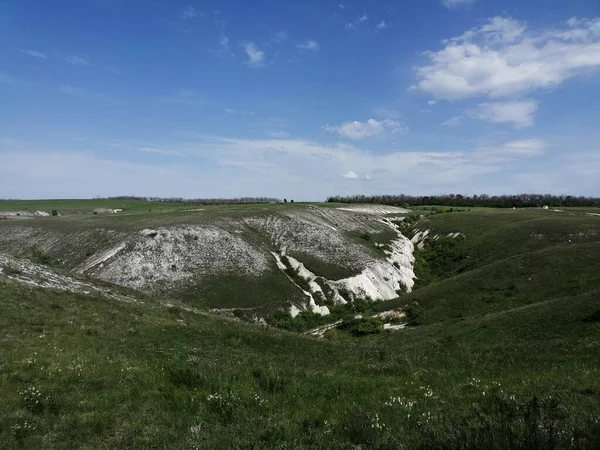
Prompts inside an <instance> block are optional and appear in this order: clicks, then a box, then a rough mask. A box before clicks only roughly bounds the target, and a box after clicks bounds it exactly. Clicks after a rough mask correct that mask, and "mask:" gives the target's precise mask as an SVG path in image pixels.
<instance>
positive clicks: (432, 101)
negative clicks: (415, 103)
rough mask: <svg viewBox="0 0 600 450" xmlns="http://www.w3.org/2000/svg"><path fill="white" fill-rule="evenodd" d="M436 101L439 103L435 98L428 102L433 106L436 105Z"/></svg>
mask: <svg viewBox="0 0 600 450" xmlns="http://www.w3.org/2000/svg"><path fill="white" fill-rule="evenodd" d="M436 103H437V102H436V101H435V100H429V101H428V102H427V104H428V105H429V106H433V105H435V104H436Z"/></svg>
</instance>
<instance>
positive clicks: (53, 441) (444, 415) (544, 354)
mask: <svg viewBox="0 0 600 450" xmlns="http://www.w3.org/2000/svg"><path fill="white" fill-rule="evenodd" d="M275 206H276V207H277V205H275ZM79 207H80V208H83V207H82V206H79ZM266 207H267V208H269V207H271V206H270V205H269V206H266ZM279 207H281V208H287V207H296V206H290V205H281V206H279ZM85 208H87V204H86V206H85ZM215 208H225V207H215ZM247 208H259V206H258V205H255V206H252V207H247ZM0 209H2V207H0ZM6 209H10V208H6ZM234 209H237V207H233V208H231V210H228V211H229V212H227V213H223V214H237V213H236V212H235V211H234ZM240 209H241V208H240ZM585 212H587V211H579V210H577V211H569V212H567V211H566V212H564V213H554V212H548V211H542V210H488V209H480V208H474V209H471V210H469V211H461V212H452V213H439V212H438V213H435V214H432V213H431V212H427V214H426V215H424V217H423V218H420V219H419V220H418V221H416V222H415V224H414V225H412V227H413V228H414V229H419V230H425V229H430V230H432V234H433V233H439V234H444V235H446V234H447V233H450V232H461V233H462V234H463V237H462V238H460V239H456V240H452V242H450V241H448V242H447V243H446V244H441V245H438V244H428V245H426V247H425V249H424V250H422V251H417V252H416V253H415V256H416V257H417V265H416V272H417V276H422V277H423V284H422V285H418V287H417V288H416V289H415V290H414V291H413V292H412V293H410V294H404V295H402V296H401V297H399V298H398V299H396V300H392V301H388V302H379V303H375V304H373V305H372V306H371V308H372V310H376V311H384V310H388V309H392V308H403V309H405V310H407V311H408V312H409V318H411V320H412V326H409V327H407V328H406V329H404V330H402V331H399V332H389V331H384V332H381V333H377V334H373V335H369V336H363V337H355V336H353V335H352V334H350V333H348V332H345V331H343V330H336V329H334V330H330V331H328V332H327V333H326V334H325V339H318V338H313V337H310V336H306V335H301V334H296V333H291V332H286V331H282V330H279V329H276V328H274V327H273V326H257V325H250V324H246V323H244V322H241V321H236V320H232V319H226V318H223V317H219V316H216V315H213V314H210V313H208V312H205V311H197V312H192V311H188V310H186V309H185V308H183V307H178V306H171V307H168V306H163V304H162V303H161V299H160V298H158V297H155V296H152V295H141V294H140V295H139V298H140V302H139V303H124V302H119V301H115V300H111V299H107V298H104V297H102V296H99V295H84V294H75V293H70V292H64V291H58V290H52V289H43V288H39V287H31V286H27V285H24V284H21V283H18V282H16V281H13V280H10V279H8V278H7V277H6V276H4V275H2V274H0V340H1V342H2V345H0V442H2V445H1V447H2V448H7V449H22V448H35V449H38V448H39V449H63V448H64V449H70V448H78V449H79V448H82V449H109V448H110V449H112V448H123V449H147V448H151V449H167V448H168V449H172V448H173V449H193V448H202V449H204V448H206V449H214V448H217V449H219V448H222V449H231V448H240V449H241V448H244V449H245V448H252V449H272V448H286V449H304V448H307V449H308V448H310V449H314V448H322V449H329V448H339V449H353V448H361V449H367V448H377V449H483V448H485V449H488V448H489V449H522V448H523V449H563V448H573V449H595V448H597V443H598V442H600V217H595V216H588V215H585ZM153 213H154V211H153ZM418 213H419V214H420V213H421V212H420V211H419V212H418ZM191 214H192V213H189V212H164V213H157V214H152V215H150V214H148V213H147V212H146V211H139V212H138V213H135V214H134V213H132V215H131V216H130V218H129V219H127V216H125V215H123V216H119V215H114V216H112V215H111V216H103V217H99V216H88V215H79V216H74V217H73V220H69V218H68V217H66V216H65V217H59V218H54V219H58V220H56V221H54V222H52V224H51V225H47V226H56V227H81V229H87V228H88V227H90V226H92V225H90V224H98V223H103V224H104V225H103V226H104V227H107V228H109V227H112V226H113V224H118V223H119V222H118V221H120V220H122V221H123V222H122V223H123V225H122V227H123V228H126V227H127V226H133V225H131V221H132V220H133V219H132V218H133V217H136V220H140V221H142V222H143V223H144V224H145V223H146V222H145V221H148V223H153V222H152V221H155V220H157V221H160V222H161V223H163V222H164V223H175V222H176V221H178V220H183V221H185V220H188V219H189V218H191V217H192V215H191ZM215 214H221V213H217V212H215ZM570 214H573V215H570ZM158 216H161V218H160V219H157V217H158ZM51 219H52V218H42V219H35V220H23V221H18V222H19V224H22V226H25V227H29V226H34V225H33V224H39V223H44V226H46V223H50V221H51ZM189 220H192V219H189ZM105 221H106V222H105ZM7 222H10V226H11V227H12V226H16V225H15V223H16V221H4V223H2V226H7V224H6V223H7ZM108 224H110V225H108ZM128 224H129V225H128ZM20 226H21V225H20ZM36 226H37V225H36ZM93 226H96V225H93ZM0 229H1V228H0ZM115 229H117V230H118V229H119V226H118V225H115ZM380 237H381V238H384V236H380ZM355 238H356V239H362V240H364V241H365V242H367V240H366V239H363V238H361V237H360V235H358V236H355ZM214 283H215V286H216V287H215V286H213V287H211V288H210V289H209V287H208V286H207V287H206V288H207V292H208V293H203V292H202V291H198V292H197V294H196V295H197V297H195V298H194V299H186V298H184V296H185V294H186V293H182V294H181V295H178V294H177V293H175V292H174V293H173V298H172V299H171V300H172V301H171V303H173V304H190V303H193V302H196V303H197V304H198V305H199V306H202V307H205V308H210V307H215V306H219V305H220V304H221V302H223V301H224V300H223V299H224V298H225V297H227V298H228V301H232V302H233V303H232V304H233V305H234V307H243V306H244V305H245V304H246V300H247V299H246V298H245V297H249V298H250V297H251V298H254V297H260V296H261V295H267V294H268V295H272V296H276V295H277V292H284V291H285V290H286V289H287V288H285V287H282V286H279V285H278V284H277V283H279V281H276V280H272V283H271V284H270V285H269V286H268V289H271V290H272V292H271V293H268V290H265V288H264V287H261V286H259V285H256V286H254V285H252V284H247V281H244V280H243V279H237V278H236V279H233V278H232V279H229V280H228V279H224V280H220V279H215V280H214ZM127 292H128V294H129V295H134V296H138V294H136V293H135V292H131V291H127ZM188 294H189V293H188ZM252 301H255V300H252Z"/></svg>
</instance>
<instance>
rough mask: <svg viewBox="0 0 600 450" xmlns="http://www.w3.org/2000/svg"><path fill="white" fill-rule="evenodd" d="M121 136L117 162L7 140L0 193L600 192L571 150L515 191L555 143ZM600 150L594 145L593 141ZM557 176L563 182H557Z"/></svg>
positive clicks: (0, 162)
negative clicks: (386, 146)
mask: <svg viewBox="0 0 600 450" xmlns="http://www.w3.org/2000/svg"><path fill="white" fill-rule="evenodd" d="M112 142H113V143H114V145H115V146H119V148H122V149H123V151H122V152H119V157H118V159H114V160H110V159H108V158H107V157H105V156H101V155H98V154H94V153H92V152H90V151H82V150H81V148H79V146H81V145H85V143H83V142H77V143H73V142H71V144H66V143H58V144H57V147H60V148H61V150H55V149H54V148H52V147H49V148H31V147H28V146H26V145H24V144H20V145H15V144H14V143H11V142H3V140H2V139H0V198H6V197H13V198H15V197H19V198H40V197H46V198H49V197H50V198H52V197H54V198H72V197H82V198H84V197H88V198H90V197H93V196H95V195H102V196H107V195H124V193H128V194H135V195H150V196H154V195H159V196H176V197H189V196H192V194H190V193H191V192H202V193H203V194H202V195H205V196H207V197H235V196H242V195H243V196H246V195H247V196H273V195H276V196H280V197H287V198H290V197H292V198H294V199H305V200H319V199H324V198H325V197H326V196H327V195H335V194H341V195H351V194H356V193H357V192H364V193H365V194H370V193H397V192H398V189H401V190H402V191H403V192H405V193H407V194H419V195H429V194H434V193H440V192H460V193H481V192H484V193H494V191H496V192H499V191H502V192H509V193H513V192H515V191H538V192H539V191H542V192H546V191H548V192H557V191H558V192H557V193H562V192H560V190H561V189H562V188H563V186H567V187H568V189H569V191H571V192H573V193H575V194H588V195H591V194H593V193H594V192H597V189H598V188H600V182H599V181H598V180H600V157H599V156H598V154H597V153H594V154H591V155H590V156H589V158H586V157H585V155H581V154H569V153H568V152H556V165H555V166H554V168H552V172H550V173H545V172H544V173H541V174H539V176H536V175H535V174H534V175H533V176H531V177H528V178H523V182H526V183H527V184H526V185H525V184H522V183H521V184H520V185H518V187H515V185H514V184H513V183H512V181H513V179H514V177H515V176H516V175H518V174H519V173H526V172H527V171H528V170H537V167H535V166H529V168H528V167H527V166H526V165H525V164H524V163H523V164H521V163H520V162H521V161H523V162H525V161H530V160H529V158H530V157H532V156H534V157H535V156H536V155H538V154H540V152H541V151H542V150H543V149H544V148H546V147H547V146H548V145H549V144H546V143H545V142H543V141H541V140H538V139H527V140H522V141H510V142H506V143H504V142H500V143H497V144H493V143H491V144H490V145H488V146H486V147H474V148H470V147H467V148H463V149H460V150H456V151H450V152H448V151H439V150H437V151H426V150H419V151H415V150H412V149H410V148H398V149H394V150H393V151H379V150H378V151H368V150H366V149H361V148H358V147H356V146H353V145H347V144H334V145H326V144H322V143H319V142H314V141H308V140H302V139H284V138H275V139H269V138H265V139H244V138H225V137H218V136H201V135H198V134H195V133H187V134H181V133H180V132H178V133H177V134H173V135H169V136H164V138H163V139H162V140H161V141H160V142H120V141H118V140H115V141H112ZM69 145H70V146H69ZM595 148H596V147H594V146H593V144H592V147H590V149H595ZM591 151H593V150H590V152H591ZM157 156H158V157H159V158H157ZM167 158H171V159H167ZM532 163H535V160H533V162H532ZM357 169H358V170H359V171H357ZM544 170H545V169H544ZM350 172H354V173H355V174H356V177H357V178H356V179H354V180H353V181H352V182H348V183H340V182H339V181H340V177H341V176H343V174H349V173H350ZM349 175H350V174H349ZM350 176H351V175H350ZM550 176H553V177H554V178H553V179H552V178H551V177H550ZM399 179H401V180H402V186H401V187H400V188H399V184H398V180H399ZM223 180H227V183H224V182H223ZM544 180H546V181H544ZM552 181H554V182H555V183H556V182H557V181H558V182H560V183H561V185H560V186H558V185H552ZM363 183H364V184H363ZM546 183H548V184H546ZM548 186H549V187H550V188H549V189H548V188H547V187H548Z"/></svg>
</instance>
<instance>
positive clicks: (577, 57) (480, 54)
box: [412, 17, 600, 100]
mask: <svg viewBox="0 0 600 450" xmlns="http://www.w3.org/2000/svg"><path fill="white" fill-rule="evenodd" d="M425 56H426V57H427V59H428V60H429V62H428V64H426V65H423V66H420V67H417V68H416V74H417V82H416V84H415V85H414V86H413V87H412V88H413V89H419V90H422V91H426V92H429V93H431V94H433V95H434V96H435V97H437V98H445V99H449V100H457V99H464V98H471V97H480V96H485V97H490V98H499V97H509V96H518V95H522V94H524V93H526V92H530V91H534V90H539V89H547V88H552V87H555V86H558V85H560V84H561V83H563V82H564V81H565V80H567V79H569V78H573V77H575V76H577V75H579V74H581V73H583V72H584V71H586V70H588V69H590V68H597V67H600V18H596V19H592V20H579V19H571V20H569V21H568V23H567V24H566V26H563V27H561V28H551V29H533V28H530V27H528V26H527V25H526V24H524V23H522V22H519V21H517V20H514V19H511V18H504V17H495V18H492V19H490V20H489V21H488V23H487V24H485V25H483V26H481V27H478V28H474V29H472V30H469V31H467V32H466V33H464V34H463V35H461V36H459V37H457V38H453V39H449V40H446V41H444V48H442V49H441V50H438V51H430V52H427V53H425Z"/></svg>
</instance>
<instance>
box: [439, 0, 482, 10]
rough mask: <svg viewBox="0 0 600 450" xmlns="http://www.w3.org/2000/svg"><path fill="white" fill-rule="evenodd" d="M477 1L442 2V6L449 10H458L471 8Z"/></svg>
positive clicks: (449, 0)
mask: <svg viewBox="0 0 600 450" xmlns="http://www.w3.org/2000/svg"><path fill="white" fill-rule="evenodd" d="M475 1H476V0H442V5H444V6H445V7H446V8H448V9H453V8H457V7H460V6H470V5H472V4H473V3H475Z"/></svg>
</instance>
